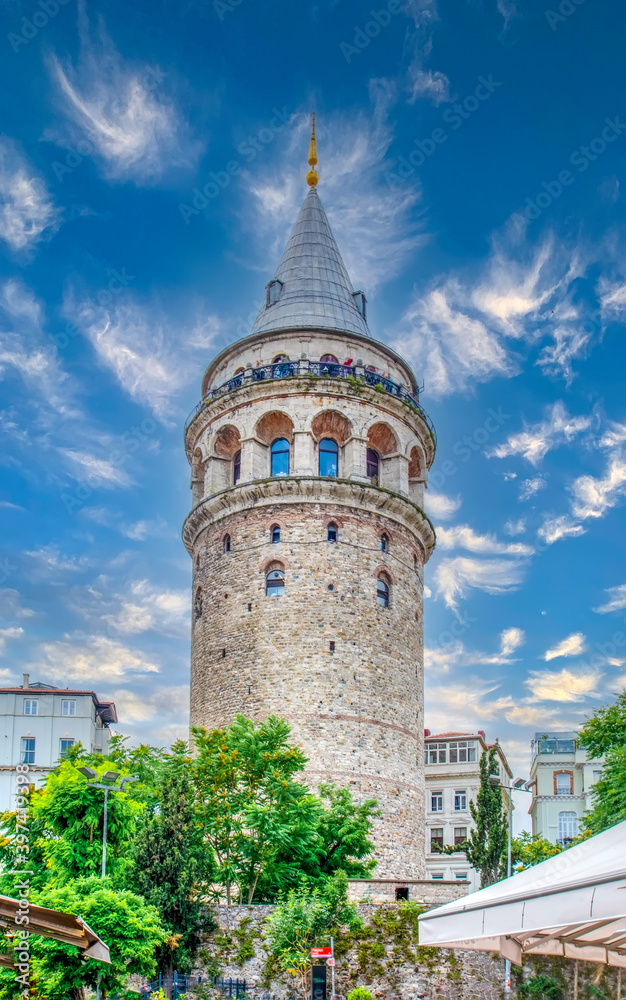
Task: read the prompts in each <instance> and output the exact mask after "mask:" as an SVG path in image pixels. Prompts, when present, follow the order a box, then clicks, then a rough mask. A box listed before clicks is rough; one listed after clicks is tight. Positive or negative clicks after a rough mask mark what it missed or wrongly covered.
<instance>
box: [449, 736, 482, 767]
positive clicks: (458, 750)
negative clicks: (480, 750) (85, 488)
mask: <svg viewBox="0 0 626 1000" xmlns="http://www.w3.org/2000/svg"><path fill="white" fill-rule="evenodd" d="M475 761H476V744H475V743H472V741H471V740H457V741H456V742H454V743H451V744H450V763H451V764H471V763H474V762H475Z"/></svg>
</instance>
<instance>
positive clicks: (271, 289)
mask: <svg viewBox="0 0 626 1000" xmlns="http://www.w3.org/2000/svg"><path fill="white" fill-rule="evenodd" d="M282 287H283V283H282V281H280V280H279V279H278V278H275V279H274V281H270V283H269V285H268V286H267V298H266V304H267V305H268V306H273V305H275V304H276V303H277V302H278V298H279V296H280V293H281V290H282Z"/></svg>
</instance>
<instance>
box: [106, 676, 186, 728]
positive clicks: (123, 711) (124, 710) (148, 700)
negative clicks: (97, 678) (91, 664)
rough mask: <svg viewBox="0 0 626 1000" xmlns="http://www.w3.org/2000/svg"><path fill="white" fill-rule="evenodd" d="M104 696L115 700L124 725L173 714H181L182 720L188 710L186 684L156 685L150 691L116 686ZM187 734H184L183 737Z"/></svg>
mask: <svg viewBox="0 0 626 1000" xmlns="http://www.w3.org/2000/svg"><path fill="white" fill-rule="evenodd" d="M106 697H107V699H109V700H111V701H114V702H115V705H116V707H117V713H118V716H119V718H120V719H123V720H124V724H125V725H128V724H129V723H131V724H132V723H136V722H153V723H154V722H156V721H157V720H162V719H163V718H167V717H173V716H181V717H182V718H183V720H184V719H185V718H186V717H187V715H188V712H189V685H188V684H180V685H175V686H174V685H169V686H164V687H158V688H156V690H154V691H151V692H143V691H142V692H136V691H131V690H129V689H128V688H116V689H115V690H114V691H111V692H110V693H109V694H107V695H106ZM187 735H188V734H187V733H185V734H184V736H185V737H186V736H187Z"/></svg>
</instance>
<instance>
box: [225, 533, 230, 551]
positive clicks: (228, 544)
mask: <svg viewBox="0 0 626 1000" xmlns="http://www.w3.org/2000/svg"><path fill="white" fill-rule="evenodd" d="M224 552H230V535H224Z"/></svg>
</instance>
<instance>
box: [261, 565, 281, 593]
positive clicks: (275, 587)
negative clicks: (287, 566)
mask: <svg viewBox="0 0 626 1000" xmlns="http://www.w3.org/2000/svg"><path fill="white" fill-rule="evenodd" d="M284 593H285V572H284V570H282V569H273V570H271V572H269V573H268V574H267V576H266V577H265V594H266V596H267V597H282V596H283V594H284Z"/></svg>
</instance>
